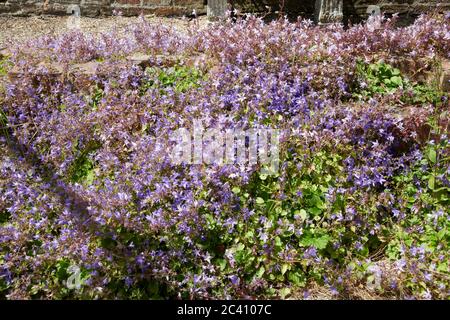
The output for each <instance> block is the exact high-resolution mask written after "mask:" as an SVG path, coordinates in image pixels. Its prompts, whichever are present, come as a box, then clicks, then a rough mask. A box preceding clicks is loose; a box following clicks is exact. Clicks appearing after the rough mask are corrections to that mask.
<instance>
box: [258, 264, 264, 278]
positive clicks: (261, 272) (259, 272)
mask: <svg viewBox="0 0 450 320" xmlns="http://www.w3.org/2000/svg"><path fill="white" fill-rule="evenodd" d="M265 271H266V270H264V267H263V266H261V267H260V268H259V269H258V271H256V277H257V278H261V277H262V276H263V275H264V272H265Z"/></svg>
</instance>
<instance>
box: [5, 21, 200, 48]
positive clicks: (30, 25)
mask: <svg viewBox="0 0 450 320" xmlns="http://www.w3.org/2000/svg"><path fill="white" fill-rule="evenodd" d="M68 19H69V18H68V17H55V16H33V17H7V16H2V17H0V49H2V48H4V47H8V43H9V42H10V41H12V42H14V43H15V44H20V43H21V42H23V41H27V40H30V39H33V38H36V37H39V36H42V35H48V34H61V33H64V32H65V31H67V30H69V28H68ZM80 19H81V20H80V21H81V22H80V27H81V30H83V31H85V32H89V33H97V32H103V31H108V30H111V29H112V28H113V27H118V28H119V30H121V29H122V30H123V29H124V28H125V27H126V26H127V25H129V24H131V23H135V22H137V21H138V20H139V19H140V18H139V17H117V16H116V17H104V18H88V17H81V18H80ZM145 19H146V20H148V21H150V22H154V23H158V24H161V23H162V24H166V25H168V26H174V27H175V28H177V29H180V30H181V31H182V30H185V29H186V27H187V26H188V24H189V23H192V22H189V21H188V20H186V19H183V18H165V17H155V16H145ZM197 21H198V23H199V27H200V28H203V27H205V26H206V25H207V24H208V19H207V18H206V16H200V17H198V19H197Z"/></svg>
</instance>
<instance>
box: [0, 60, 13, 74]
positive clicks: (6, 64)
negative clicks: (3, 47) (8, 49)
mask: <svg viewBox="0 0 450 320" xmlns="http://www.w3.org/2000/svg"><path fill="white" fill-rule="evenodd" d="M11 65H12V64H11V61H10V60H9V59H8V58H7V57H4V58H3V59H0V77H3V76H5V75H6V74H7V73H8V69H9V68H10V67H11Z"/></svg>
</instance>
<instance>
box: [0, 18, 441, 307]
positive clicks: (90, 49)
mask: <svg viewBox="0 0 450 320" xmlns="http://www.w3.org/2000/svg"><path fill="white" fill-rule="evenodd" d="M126 34H127V36H126V37H124V36H120V35H119V34H117V33H115V32H111V33H104V34H102V35H101V36H100V37H94V36H93V35H89V34H85V33H81V32H70V33H67V34H64V35H61V36H45V37H42V38H40V39H37V40H34V41H31V42H29V43H28V44H25V45H23V46H21V47H19V48H15V49H14V50H13V52H14V53H13V54H12V56H11V57H10V58H9V59H10V60H11V63H13V64H14V65H15V70H14V74H11V77H8V79H6V77H5V79H6V80H5V92H4V93H2V97H1V101H2V113H1V114H0V119H1V123H2V124H1V126H2V131H0V135H1V136H0V145H1V147H2V153H0V262H1V263H0V296H1V297H2V298H8V299H20V298H35V299H46V298H58V299H104V298H113V299H168V298H187V299H196V298H227V299H229V298H264V297H277V298H289V297H293V298H308V297H309V296H310V295H312V297H314V292H313V289H314V288H316V287H317V286H320V287H321V288H325V289H327V290H328V292H329V293H330V297H334V298H360V295H359V293H358V290H359V289H358V288H361V287H362V288H365V289H364V290H365V292H368V293H370V294H371V295H373V296H381V297H389V298H392V297H394V298H402V299H404V298H416V299H423V298H439V299H448V297H449V289H450V287H449V286H450V282H449V281H448V279H449V276H450V269H449V265H448V261H449V254H448V252H449V250H448V245H449V213H450V212H449V207H450V206H449V197H450V196H449V194H450V190H449V177H448V176H449V173H450V172H449V170H448V168H449V166H450V163H449V150H448V149H449V148H448V146H449V142H448V136H447V134H448V94H446V93H443V92H440V90H439V88H431V87H429V86H425V85H418V84H415V83H414V84H411V82H410V80H407V77H406V76H405V75H403V74H402V73H401V72H400V71H399V70H398V69H395V68H394V67H392V65H395V64H393V63H391V61H395V60H396V59H400V58H404V57H410V58H415V57H418V56H419V57H427V58H429V59H428V60H430V59H442V58H443V57H446V58H449V56H448V54H449V52H450V47H449V42H448V23H447V22H446V21H443V20H439V18H431V17H421V18H419V19H418V20H417V21H416V23H415V24H414V25H412V26H409V27H405V28H394V27H393V24H392V21H387V22H385V23H384V25H383V28H382V29H380V30H377V31H372V30H369V28H368V27H367V26H365V25H358V26H353V27H351V28H349V29H348V30H344V29H343V28H341V27H339V26H333V27H329V28H319V27H314V26H312V25H311V23H310V22H308V21H303V20H299V21H297V22H295V23H290V22H288V21H285V20H278V21H274V22H271V23H264V22H263V21H262V20H261V19H257V18H255V17H248V18H247V19H246V20H242V21H241V20H239V21H237V22H236V23H231V21H228V22H221V23H215V24H212V25H211V26H210V27H208V28H206V29H203V30H196V29H195V28H194V27H192V28H190V30H188V32H186V33H182V32H179V31H176V30H175V29H171V28H167V27H164V26H161V25H157V26H155V25H152V24H150V23H148V22H146V21H141V22H140V23H137V24H134V25H131V26H130V27H129V29H128V30H127V33H126ZM36 48H39V49H40V50H35V49H36ZM137 52H145V53H150V58H149V61H146V63H147V65H150V66H151V67H149V68H146V69H144V68H143V67H141V66H139V65H137V64H135V63H133V62H132V61H131V60H130V59H127V56H128V55H131V54H133V53H137ZM168 55H170V56H172V57H173V56H175V57H177V59H168V60H170V61H168V62H161V56H168ZM182 57H191V58H192V59H191V60H193V61H196V62H195V63H193V64H192V65H191V64H190V63H187V62H186V63H185V64H183V62H184V61H183V59H181V58H182ZM372 57H377V58H376V60H375V58H373V59H372ZM362 58H364V59H365V60H364V61H365V62H364V63H362V62H361V61H362V60H361V59H362ZM379 58H380V59H382V61H385V62H377V61H379V60H378V59H379ZM42 60H45V61H46V62H47V63H50V64H55V65H61V66H62V69H63V70H71V68H70V66H71V65H73V64H79V63H83V62H87V61H93V60H95V61H96V63H98V64H99V69H98V70H100V71H99V72H98V73H97V74H96V75H95V76H92V77H89V76H85V75H78V76H76V77H73V76H72V77H71V76H70V75H69V76H68V77H66V75H62V76H61V77H59V76H55V75H54V74H53V73H52V72H46V71H43V70H42V66H39V62H40V61H42ZM163 60H164V59H163ZM174 60H176V61H178V62H177V63H176V64H174V63H172V62H173V61H174ZM388 62H389V63H388ZM66 67H67V68H66ZM422 67H423V66H422V65H421V60H420V59H418V62H417V66H416V68H418V69H420V68H422ZM103 70H107V72H103ZM411 90H412V91H413V93H412V95H410V96H412V99H409V98H408V94H410V91H411ZM408 99H409V100H408ZM411 105H414V107H417V108H418V110H420V111H421V112H420V114H419V112H417V113H409V114H408V113H407V112H406V111H408V110H410V109H408V108H409V107H411ZM405 110H406V111H405ZM413 110H415V109H413ZM416 120H417V121H416ZM426 120H428V122H427V121H426ZM195 121H197V122H198V121H201V122H202V125H203V126H204V128H205V129H210V128H215V127H217V126H219V127H221V128H222V129H223V131H224V132H225V131H226V130H235V129H236V128H240V129H251V128H261V127H262V128H274V129H278V130H280V132H281V133H282V134H281V135H280V145H279V156H280V159H279V170H277V171H275V172H272V174H268V173H267V171H264V170H262V169H268V168H266V167H264V164H254V165H248V166H243V165H240V164H238V163H231V164H226V165H218V164H206V163H203V164H191V163H185V162H181V163H178V162H173V161H172V160H173V159H171V156H170V154H171V151H172V150H173V147H174V145H173V142H172V141H171V140H170V139H169V138H168V137H169V136H170V134H171V133H173V132H176V130H178V129H180V128H184V129H186V130H188V131H189V132H191V133H192V130H193V129H194V127H193V126H194V122H195ZM221 132H222V131H221ZM424 132H425V133H426V134H425V133H424ZM428 133H429V134H428ZM3 151H4V152H3ZM74 277H77V278H76V279H77V280H78V282H74V279H75V278H74Z"/></svg>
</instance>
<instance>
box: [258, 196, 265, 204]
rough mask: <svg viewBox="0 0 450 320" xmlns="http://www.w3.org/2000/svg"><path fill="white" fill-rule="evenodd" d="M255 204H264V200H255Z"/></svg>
mask: <svg viewBox="0 0 450 320" xmlns="http://www.w3.org/2000/svg"><path fill="white" fill-rule="evenodd" d="M256 203H257V204H264V199H263V198H261V197H258V198H256Z"/></svg>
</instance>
